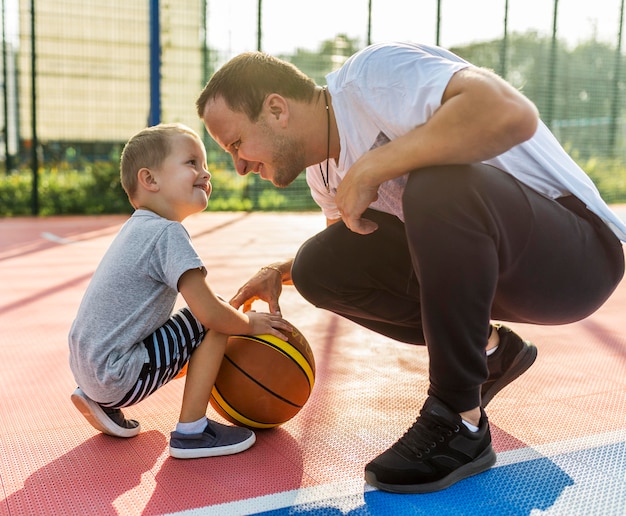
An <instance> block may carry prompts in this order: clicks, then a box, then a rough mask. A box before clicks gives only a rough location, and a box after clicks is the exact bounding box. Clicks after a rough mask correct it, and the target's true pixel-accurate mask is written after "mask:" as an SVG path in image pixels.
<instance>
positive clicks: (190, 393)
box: [170, 330, 256, 459]
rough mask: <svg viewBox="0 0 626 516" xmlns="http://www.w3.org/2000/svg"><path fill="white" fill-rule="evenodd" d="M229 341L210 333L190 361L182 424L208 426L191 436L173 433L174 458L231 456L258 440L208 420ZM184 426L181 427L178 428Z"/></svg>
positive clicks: (239, 429) (243, 429)
mask: <svg viewBox="0 0 626 516" xmlns="http://www.w3.org/2000/svg"><path fill="white" fill-rule="evenodd" d="M227 340H228V336H227V335H224V334H221V333H217V332H215V331H212V330H209V331H207V333H206V335H205V337H204V339H203V340H202V342H201V343H200V345H199V346H198V347H197V348H196V349H195V350H194V352H193V354H192V355H191V358H190V359H189V365H188V369H187V377H186V379H185V390H184V392H183V402H182V407H181V411H180V423H183V424H185V423H187V424H189V423H195V422H198V423H199V422H200V421H203V423H204V420H206V425H204V427H203V430H202V431H200V432H195V433H191V434H188V433H183V432H182V431H180V430H179V429H177V431H174V432H172V434H171V439H170V455H172V457H176V458H178V459H192V458H200V457H214V456H218V455H230V454H233V453H239V452H242V451H244V450H247V449H248V448H250V446H252V445H253V444H254V442H255V440H256V437H255V435H254V433H253V432H252V431H251V430H248V429H247V428H240V427H233V426H226V425H221V424H219V423H216V422H215V421H210V420H208V419H206V410H207V406H208V404H209V398H210V397H211V390H212V389H213V385H214V383H215V379H216V377H217V373H218V371H219V367H220V364H221V363H222V359H223V357H224V350H225V349H226V342H227ZM182 426H183V425H179V428H180V427H182Z"/></svg>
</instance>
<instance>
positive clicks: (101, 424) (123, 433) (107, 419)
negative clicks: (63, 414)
mask: <svg viewBox="0 0 626 516" xmlns="http://www.w3.org/2000/svg"><path fill="white" fill-rule="evenodd" d="M71 399H72V403H74V405H75V406H76V408H77V409H78V410H80V412H81V414H82V415H83V416H85V419H87V421H89V423H90V424H91V426H93V427H94V428H95V429H96V430H100V432H102V433H104V434H108V435H112V436H114V437H135V436H136V435H137V434H138V433H139V432H140V431H141V425H140V424H139V422H138V421H135V420H134V419H126V418H125V417H124V413H123V412H122V411H121V410H120V409H112V408H107V407H103V406H102V405H100V404H99V403H97V402H95V401H94V400H92V399H91V398H90V397H89V396H87V395H86V394H85V393H84V392H83V391H82V389H81V388H80V387H77V388H76V390H75V391H74V392H73V393H72V396H71Z"/></svg>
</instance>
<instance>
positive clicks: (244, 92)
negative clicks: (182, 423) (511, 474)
mask: <svg viewBox="0 0 626 516" xmlns="http://www.w3.org/2000/svg"><path fill="white" fill-rule="evenodd" d="M327 84H328V86H327V87H323V88H321V87H318V86H316V85H315V83H314V82H313V81H312V80H311V79H309V78H308V77H306V76H305V75H304V74H302V73H301V72H299V71H298V70H297V69H296V68H295V67H293V66H292V65H289V64H287V63H285V62H283V61H280V60H277V59H274V58H272V57H270V56H267V55H263V54H260V53H248V54H243V55H241V56H238V57H236V58H234V59H233V60H231V61H230V62H229V63H227V64H226V65H224V66H223V67H222V68H221V69H220V70H218V71H217V72H216V73H215V75H214V76H213V77H212V78H211V80H210V81H209V83H208V84H207V85H206V87H205V89H204V90H203V91H202V93H201V95H200V97H199V98H198V101H197V108H198V113H199V115H200V116H201V117H202V118H203V120H204V123H205V125H206V127H207V130H208V131H209V133H210V134H211V136H212V137H213V138H214V139H215V141H216V142H218V144H219V145H220V146H221V147H222V148H224V149H225V150H226V151H228V152H230V153H231V155H232V157H233V160H234V163H235V166H236V169H237V172H238V173H239V174H241V175H245V174H247V173H249V172H253V173H257V174H259V175H260V176H261V177H262V178H264V179H267V180H269V181H272V182H273V183H274V184H275V185H276V186H279V187H282V186H286V185H288V184H290V183H291V182H292V181H293V180H294V179H295V178H296V177H297V176H298V174H300V172H301V171H302V170H303V169H304V168H306V167H308V168H307V169H306V177H307V181H308V184H309V186H310V187H311V192H312V195H313V197H314V199H315V200H316V201H317V203H318V204H319V205H320V206H321V208H322V210H323V212H324V214H325V215H326V217H327V219H328V227H327V228H326V229H325V230H324V231H322V232H321V233H320V234H318V235H316V236H314V237H313V238H312V239H310V240H309V241H308V242H306V243H305V244H304V245H303V246H302V247H301V248H300V250H299V251H298V253H297V256H296V257H295V258H294V260H291V261H288V262H285V263H278V264H272V265H271V266H269V267H265V268H263V269H262V270H261V271H259V273H258V274H256V275H255V276H254V277H253V278H251V279H250V280H249V281H248V282H247V283H246V284H245V285H244V286H243V287H242V288H241V289H240V290H239V292H238V293H237V294H236V295H235V297H234V298H233V299H232V300H231V304H232V305H233V306H235V307H239V306H241V305H242V304H243V305H244V308H245V307H246V305H248V304H249V303H250V302H251V300H252V299H254V298H255V297H258V298H260V299H263V300H265V301H267V302H268V304H269V307H270V311H272V312H279V311H280V308H279V304H278V298H279V295H280V292H281V280H282V282H287V281H289V280H292V281H293V283H294V285H295V286H296V288H297V289H298V291H299V292H300V293H301V294H302V295H303V296H304V297H305V298H306V299H307V300H309V301H310V302H311V303H312V304H314V305H316V306H318V307H320V308H324V309H327V310H331V311H333V312H335V313H338V314H340V315H342V316H344V317H346V318H348V319H351V320H353V321H354V322H356V323H358V324H361V325H363V326H365V327H367V328H370V329H372V330H373V331H376V332H378V333H381V334H383V335H387V336H389V337H391V338H394V339H396V340H399V341H402V342H407V343H415V344H425V345H426V346H427V349H428V353H429V364H430V365H429V368H430V370H429V380H430V387H429V391H428V395H429V396H428V398H427V400H426V402H425V404H424V407H423V408H422V411H421V413H420V415H419V417H418V418H417V420H416V422H415V423H414V424H413V426H412V427H411V428H410V429H409V430H408V431H407V432H406V433H405V434H404V436H403V437H401V438H400V439H399V440H398V441H397V442H396V443H395V444H394V445H393V446H392V447H391V448H390V449H389V450H387V451H385V452H384V453H382V454H381V455H380V456H378V457H377V458H375V459H374V460H372V461H371V462H370V463H369V464H367V466H366V468H365V478H366V480H367V482H369V483H370V484H372V485H373V486H376V487H378V488H380V489H384V490H388V491H393V492H401V493H423V492H430V491H435V490H438V489H443V488H445V487H448V486H449V485H451V484H453V483H454V482H457V481H459V480H461V479H463V478H466V477H468V476H470V475H473V474H476V473H480V472H482V471H484V470H486V469H489V468H490V467H491V466H492V465H493V464H494V462H495V453H494V451H493V449H492V447H491V437H490V433H489V424H488V420H487V416H486V414H485V411H484V407H485V406H486V405H487V403H488V402H489V401H490V400H491V399H492V398H493V396H494V395H495V394H496V393H497V392H498V391H499V390H501V389H502V388H503V387H505V386H506V385H507V384H508V383H510V382H511V381H513V380H514V379H515V378H517V377H518V376H519V375H521V374H522V373H523V372H524V371H526V370H527V369H528V368H529V367H530V366H531V365H532V363H533V362H534V360H535V356H536V348H535V347H534V346H532V344H529V343H527V342H524V341H523V340H522V339H521V338H520V337H518V336H517V335H516V334H515V333H513V332H512V331H511V330H509V329H508V328H506V327H504V326H501V325H492V324H491V323H490V321H491V320H500V321H515V322H524V323H536V324H563V323H569V322H572V321H576V320H579V319H582V318H584V317H586V316H588V315H589V314H591V313H593V312H594V311H595V310H597V309H598V307H600V306H601V305H602V304H603V303H604V301H606V299H607V298H608V297H609V295H610V294H611V292H613V290H614V289H615V287H616V286H617V284H618V283H619V281H620V280H621V278H622V276H623V272H624V254H623V251H622V245H621V243H620V240H622V241H626V227H625V226H624V225H623V223H622V222H621V221H620V220H619V219H618V218H617V217H616V216H615V214H614V213H612V212H611V210H610V209H609V208H608V207H607V205H606V204H605V203H604V201H603V200H602V199H601V198H600V196H599V194H598V191H597V189H596V188H595V187H594V185H593V183H592V182H591V181H590V180H589V178H588V177H587V175H586V174H585V173H584V172H583V171H582V170H581V169H580V168H579V167H578V166H577V165H576V164H575V163H574V162H573V160H571V159H570V158H569V156H568V155H567V154H566V153H565V152H564V150H563V149H562V148H561V146H560V145H559V144H558V142H557V141H556V139H555V138H554V136H553V135H552V134H551V133H550V132H549V131H548V129H547V128H546V126H545V125H544V124H543V123H541V121H540V120H539V119H538V115H537V110H536V108H535V107H534V105H533V104H532V103H531V102H530V101H529V100H528V99H526V98H525V97H524V96H523V95H522V94H520V93H519V92H518V91H517V90H515V89H514V88H512V87H511V86H510V85H509V84H507V83H506V82H505V81H503V80H502V79H500V78H498V77H497V76H495V75H494V74H492V73H490V72H488V71H486V70H482V69H479V68H477V67H474V66H472V65H471V64H470V63H468V62H466V61H464V60H462V59H461V58H459V57H458V56H456V55H454V54H452V53H450V52H448V51H446V50H444V49H441V48H438V47H429V46H425V45H415V44H379V45H374V46H371V47H368V48H366V49H364V50H362V51H361V52H359V53H357V54H356V55H354V56H352V57H351V58H350V59H349V60H348V61H347V62H346V63H345V65H344V66H343V67H342V68H341V69H340V70H338V71H336V72H333V73H331V74H329V75H328V76H327Z"/></svg>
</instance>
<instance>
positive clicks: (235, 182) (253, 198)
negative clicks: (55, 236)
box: [0, 162, 318, 217]
mask: <svg viewBox="0 0 626 516" xmlns="http://www.w3.org/2000/svg"><path fill="white" fill-rule="evenodd" d="M209 169H210V170H211V183H212V185H213V191H212V193H211V198H210V199H209V205H208V207H207V210H209V211H251V210H264V211H277V210H281V211H302V210H314V209H318V208H317V205H316V204H315V203H314V201H313V200H312V198H311V195H310V194H309V189H308V186H307V185H306V181H305V178H304V174H301V176H300V177H298V179H296V181H295V182H294V184H292V185H290V186H289V187H288V188H284V189H278V188H276V187H274V186H273V185H272V184H271V183H269V182H268V181H263V180H261V179H259V178H258V176H256V175H254V174H249V175H247V176H245V177H241V176H239V175H237V173H235V172H234V171H232V170H229V169H227V168H226V167H224V166H221V167H219V166H209ZM32 189H33V177H32V172H31V171H28V170H21V171H18V172H14V173H12V174H8V175H0V216H1V217H14V216H22V215H30V214H31V213H32ZM38 190H39V196H38V204H39V214H40V215H43V216H48V215H72V214H83V215H96V214H105V213H130V212H131V211H132V207H131V205H130V203H129V202H128V198H127V197H126V193H125V192H124V190H123V189H122V186H121V184H120V181H119V171H118V166H117V165H115V164H113V163H109V162H97V163H93V164H89V165H87V166H85V167H84V169H83V170H71V169H68V168H67V166H65V165H63V166H61V165H59V167H58V168H56V167H55V168H52V169H45V170H42V171H41V172H40V173H39V176H38Z"/></svg>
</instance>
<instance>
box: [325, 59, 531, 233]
mask: <svg viewBox="0 0 626 516" xmlns="http://www.w3.org/2000/svg"><path fill="white" fill-rule="evenodd" d="M538 123H539V117H538V113H537V109H536V107H535V106H534V104H533V103H532V102H531V101H530V100H528V99H527V98H526V97H525V96H524V95H522V94H521V93H520V92H519V91H517V90H516V89H515V88H513V86H511V85H510V84H508V83H507V82H506V81H504V80H503V79H501V78H500V77H498V76H497V75H495V74H493V73H491V72H489V71H487V70H484V69H481V68H475V67H471V68H465V69H463V70H460V71H459V72H457V73H456V74H454V75H453V76H452V78H451V79H450V82H449V83H448V86H447V87H446V89H445V91H444V94H443V97H442V104H441V106H440V108H439V109H438V110H437V111H436V112H435V113H434V115H433V116H432V117H431V118H430V119H429V120H428V121H427V122H426V123H424V124H422V125H419V126H418V127H416V128H414V129H413V130H411V131H409V132H408V133H406V134H404V135H403V136H400V137H399V138H396V139H394V140H392V141H391V142H389V143H388V144H387V145H383V146H381V147H378V148H376V149H373V150H371V151H369V152H367V153H366V154H364V155H363V156H361V157H360V158H359V159H358V160H357V161H356V162H355V163H354V165H353V166H352V167H351V168H350V170H348V172H347V174H346V176H345V177H344V179H343V180H342V182H341V184H340V185H339V188H338V189H337V196H336V202H337V206H338V208H339V211H340V212H341V214H342V218H343V220H344V222H345V223H346V225H347V226H348V227H349V228H350V229H351V230H353V231H355V232H357V233H371V232H372V231H374V230H375V229H376V227H375V225H374V224H373V222H371V221H366V220H365V219H361V214H362V213H363V212H364V211H365V209H366V208H367V207H368V206H369V205H370V204H371V203H372V202H373V201H374V200H376V197H377V191H378V187H379V185H380V184H381V183H383V182H384V181H387V180H389V179H393V178H396V177H399V176H401V175H403V174H406V173H407V172H410V171H412V170H416V169H419V168H423V167H427V166H436V165H450V164H466V163H476V162H480V161H485V160H488V159H491V158H494V157H496V156H498V155H500V154H502V153H504V152H506V151H507V150H509V149H511V148H512V147H514V146H515V145H518V144H520V143H522V142H524V141H526V140H528V139H529V138H531V137H532V136H533V135H534V134H535V131H536V130H537V125H538ZM383 165H384V166H383Z"/></svg>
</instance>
